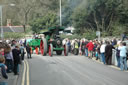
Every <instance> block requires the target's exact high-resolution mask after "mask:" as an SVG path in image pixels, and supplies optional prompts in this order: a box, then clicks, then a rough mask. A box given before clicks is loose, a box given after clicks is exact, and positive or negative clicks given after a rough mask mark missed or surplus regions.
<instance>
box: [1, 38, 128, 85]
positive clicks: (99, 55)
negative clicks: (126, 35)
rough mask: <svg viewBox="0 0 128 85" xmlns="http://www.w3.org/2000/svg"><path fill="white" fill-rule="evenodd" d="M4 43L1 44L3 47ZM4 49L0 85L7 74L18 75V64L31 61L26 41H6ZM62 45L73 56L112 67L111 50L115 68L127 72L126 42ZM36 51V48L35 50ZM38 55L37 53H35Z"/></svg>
mask: <svg viewBox="0 0 128 85" xmlns="http://www.w3.org/2000/svg"><path fill="white" fill-rule="evenodd" d="M3 44H4V42H3V43H2V42H1V45H3ZM6 44H7V45H6V48H4V47H2V46H0V85H7V82H6V79H8V76H7V73H11V72H13V73H14V75H19V68H20V64H21V63H22V61H23V60H24V55H25V54H26V53H27V58H28V59H31V58H32V57H31V54H32V48H31V47H30V46H29V44H27V43H26V40H24V41H23V40H19V41H16V40H12V41H8V40H7V41H6ZM63 44H67V45H68V48H69V52H70V53H73V54H74V55H84V56H86V57H88V58H89V59H92V58H93V57H95V59H96V60H99V61H100V62H102V63H103V64H105V65H112V55H113V49H114V50H115V51H116V56H115V57H116V59H117V67H119V68H120V69H121V70H122V71H123V70H127V69H128V68H127V59H128V47H127V46H126V42H124V41H122V40H120V39H118V40H117V39H115V38H114V39H111V40H97V39H95V40H87V39H84V38H83V39H81V40H78V39H74V40H69V39H64V40H63ZM35 49H36V48H35ZM36 54H38V53H36Z"/></svg>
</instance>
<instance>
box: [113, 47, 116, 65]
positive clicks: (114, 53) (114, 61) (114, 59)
mask: <svg viewBox="0 0 128 85" xmlns="http://www.w3.org/2000/svg"><path fill="white" fill-rule="evenodd" d="M112 65H115V66H117V58H116V50H115V49H113V50H112Z"/></svg>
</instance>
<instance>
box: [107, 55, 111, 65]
mask: <svg viewBox="0 0 128 85" xmlns="http://www.w3.org/2000/svg"><path fill="white" fill-rule="evenodd" d="M106 64H107V65H111V64H112V55H109V56H106Z"/></svg>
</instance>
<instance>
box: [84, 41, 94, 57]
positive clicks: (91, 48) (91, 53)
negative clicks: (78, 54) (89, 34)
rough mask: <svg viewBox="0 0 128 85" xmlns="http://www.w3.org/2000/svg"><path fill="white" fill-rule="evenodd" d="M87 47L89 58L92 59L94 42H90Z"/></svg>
mask: <svg viewBox="0 0 128 85" xmlns="http://www.w3.org/2000/svg"><path fill="white" fill-rule="evenodd" d="M86 47H87V48H88V52H89V58H92V57H93V48H94V44H93V43H92V40H90V42H89V43H88V44H87V45H86Z"/></svg>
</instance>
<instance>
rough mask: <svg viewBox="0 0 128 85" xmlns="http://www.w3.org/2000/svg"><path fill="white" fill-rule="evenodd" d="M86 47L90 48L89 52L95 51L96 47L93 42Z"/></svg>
mask: <svg viewBox="0 0 128 85" xmlns="http://www.w3.org/2000/svg"><path fill="white" fill-rule="evenodd" d="M86 47H87V48H88V50H89V51H93V48H94V45H93V43H92V42H89V43H88V44H87V45H86Z"/></svg>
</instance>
